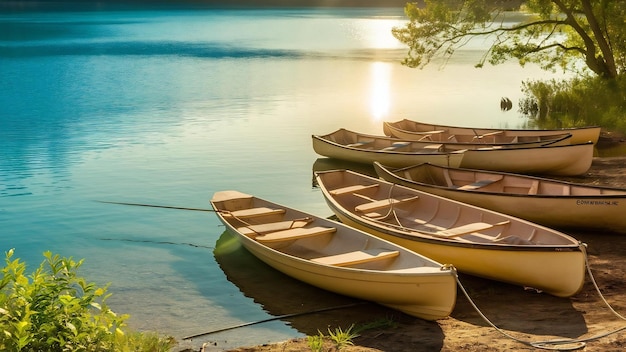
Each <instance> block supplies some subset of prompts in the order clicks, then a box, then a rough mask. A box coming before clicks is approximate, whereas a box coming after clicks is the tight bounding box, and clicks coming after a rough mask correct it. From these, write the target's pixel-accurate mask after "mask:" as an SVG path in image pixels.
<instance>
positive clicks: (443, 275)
mask: <svg viewBox="0 0 626 352" xmlns="http://www.w3.org/2000/svg"><path fill="white" fill-rule="evenodd" d="M211 205H212V206H213V209H214V210H215V212H216V214H217V216H218V218H219V219H220V221H221V222H222V223H223V224H224V225H225V226H226V230H227V231H229V232H230V233H232V234H233V235H236V236H237V237H238V239H239V241H241V244H242V245H243V246H244V247H245V248H246V249H247V250H248V251H250V252H251V253H252V254H253V255H254V256H256V257H257V258H259V259H260V260H261V261H263V262H265V263H266V264H268V265H270V266H271V267H273V268H275V269H276V270H278V271H281V272H283V273H284V274H286V275H289V276H291V277H293V278H295V279H298V280H300V281H303V282H306V283H308V284H310V285H313V286H317V287H319V288H322V289H326V290H328V291H332V292H335V293H339V294H343V295H346V296H351V297H355V298H359V299H363V300H367V301H373V302H376V303H378V304H381V305H384V306H387V307H390V308H394V309H397V310H400V311H402V312H404V313H407V314H410V315H412V316H415V317H419V318H422V319H426V320H436V319H441V318H444V317H447V316H448V315H449V314H450V312H452V309H453V308H454V304H455V303H456V274H455V273H454V271H453V270H452V269H451V268H449V267H448V266H444V265H442V264H440V263H437V262H435V261H433V260H432V259H429V258H427V257H425V256H423V255H420V254H417V253H415V252H412V251H410V250H408V249H405V248H402V247H400V246H398V245H396V244H394V243H392V242H389V241H385V240H383V239H380V238H377V237H375V236H372V235H370V234H368V233H366V232H363V231H359V230H356V229H354V228H351V227H349V226H346V225H344V224H341V223H339V222H335V221H331V220H328V219H324V218H320V217H316V216H313V215H311V214H308V213H304V212H301V211H298V210H295V209H291V208H287V207H285V206H281V205H278V204H275V203H271V202H269V201H266V200H262V199H260V198H257V197H254V196H251V195H248V194H244V193H241V192H238V191H220V192H217V193H215V194H214V195H213V198H212V199H211Z"/></svg>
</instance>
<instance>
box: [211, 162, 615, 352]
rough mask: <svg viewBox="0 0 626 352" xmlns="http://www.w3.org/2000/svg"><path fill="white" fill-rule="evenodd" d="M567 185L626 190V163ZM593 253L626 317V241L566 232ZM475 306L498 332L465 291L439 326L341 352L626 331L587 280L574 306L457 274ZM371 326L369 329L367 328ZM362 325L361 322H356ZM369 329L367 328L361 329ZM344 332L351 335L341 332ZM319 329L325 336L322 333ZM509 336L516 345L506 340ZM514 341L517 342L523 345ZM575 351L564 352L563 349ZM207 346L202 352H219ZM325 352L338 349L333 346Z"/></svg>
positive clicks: (599, 167)
mask: <svg viewBox="0 0 626 352" xmlns="http://www.w3.org/2000/svg"><path fill="white" fill-rule="evenodd" d="M561 179H564V180H566V181H570V182H577V183H587V184H595V185H602V186H610V187H619V188H626V157H607V158H599V157H596V158H594V160H593V163H592V166H591V168H590V169H589V171H588V172H587V173H586V174H585V175H583V176H579V177H567V178H561ZM567 233H568V234H571V235H572V236H574V237H576V238H578V239H579V240H580V241H581V242H584V243H586V244H587V245H588V250H587V254H588V260H589V265H590V268H591V272H592V274H593V276H594V280H595V281H596V282H597V285H598V286H599V289H600V291H601V292H602V294H603V296H604V298H605V299H606V300H607V301H608V302H609V304H610V305H611V306H612V308H614V309H615V310H616V311H617V312H618V313H620V314H622V315H624V312H625V311H626V294H624V293H625V292H626V282H624V280H623V277H625V276H626V238H625V237H620V236H626V235H620V234H605V233H582V232H581V233H575V232H571V231H569V232H567ZM459 280H460V282H461V284H462V285H463V287H464V288H465V290H466V291H467V292H468V293H469V296H470V298H471V299H472V300H473V301H474V303H475V304H476V305H477V306H478V307H479V309H480V310H481V312H482V314H484V315H485V316H486V317H487V318H488V319H489V320H491V321H492V323H493V324H494V325H495V326H497V327H499V328H501V329H502V330H503V331H502V332H500V331H498V330H496V329H494V328H493V327H491V326H490V325H489V323H488V322H486V321H485V320H484V319H483V318H482V317H481V316H480V315H479V314H478V312H476V311H475V309H474V307H473V306H472V304H471V303H470V302H469V301H468V300H467V298H466V297H465V295H464V294H463V292H462V291H461V290H459V291H458V296H457V304H456V307H455V308H454V311H453V312H452V314H451V315H450V316H449V317H447V318H445V319H442V320H438V321H436V322H428V321H424V320H421V319H417V318H413V317H409V316H406V315H396V316H394V317H393V319H392V320H393V321H394V323H395V325H396V326H393V327H386V328H381V329H372V330H367V331H364V332H363V333H362V334H361V336H359V337H357V338H355V339H353V343H354V345H353V346H347V347H345V348H343V349H342V351H347V352H382V351H399V352H409V351H456V350H460V349H462V350H464V351H475V352H478V351H511V350H515V351H536V350H537V349H536V348H535V347H533V346H530V345H529V344H526V343H530V342H536V341H546V340H553V339H568V340H569V339H578V338H590V337H594V336H598V335H600V334H604V333H607V332H610V331H613V330H616V329H619V328H622V327H624V326H625V325H626V324H625V323H624V321H623V320H620V319H619V318H618V317H616V316H615V315H613V314H612V313H611V311H610V310H609V308H608V307H606V306H605V305H604V303H603V301H602V298H601V297H600V296H599V295H598V293H597V291H596V288H595V286H594V284H593V281H592V280H590V278H589V275H587V280H586V282H585V285H584V287H583V289H582V290H581V291H580V292H579V293H578V294H576V295H574V296H572V297H570V298H557V297H553V296H550V295H547V294H538V293H536V292H534V291H527V290H524V289H523V288H521V287H517V286H513V285H508V284H504V283H500V282H496V281H491V280H486V279H481V278H477V277H473V276H469V275H463V274H459ZM370 322H371V321H370ZM355 323H357V325H358V322H355ZM362 323H363V324H365V323H368V322H367V321H365V322H362ZM341 328H342V329H344V330H345V329H346V328H347V327H344V326H342V327H341ZM323 330H324V329H321V330H320V331H323ZM503 332H504V333H506V334H508V335H510V336H511V337H513V338H511V337H507V336H506V335H504V334H503ZM515 339H519V340H520V341H523V342H519V341H516V340H515ZM566 346H570V347H571V346H572V345H563V347H566ZM212 347H213V348H216V347H215V346H207V347H206V348H205V349H201V351H202V352H209V351H218V350H220V349H212ZM326 347H327V348H326V350H333V349H332V348H334V347H333V346H332V344H330V342H329V343H328V344H327V345H326ZM624 348H626V338H624V337H623V336H622V335H620V334H619V333H618V334H610V335H608V336H605V337H602V338H599V339H597V340H592V341H589V342H587V343H586V346H585V347H584V350H585V351H587V352H589V351H591V352H595V351H598V352H599V351H621V350H623V349H624ZM308 350H310V348H309V346H308V342H307V338H306V337H304V338H295V339H290V340H287V341H283V342H276V343H271V344H265V345H259V346H248V347H239V348H235V349H230V350H227V351H229V352H278V351H282V352H297V351H308Z"/></svg>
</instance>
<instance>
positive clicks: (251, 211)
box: [224, 207, 285, 219]
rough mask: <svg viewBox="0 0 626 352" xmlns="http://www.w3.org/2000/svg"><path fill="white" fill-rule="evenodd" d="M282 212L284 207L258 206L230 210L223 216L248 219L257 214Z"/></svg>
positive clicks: (257, 215) (264, 214)
mask: <svg viewBox="0 0 626 352" xmlns="http://www.w3.org/2000/svg"><path fill="white" fill-rule="evenodd" d="M284 213H285V209H280V208H268V207H259V208H248V209H241V210H233V211H231V212H228V213H226V214H224V216H225V217H228V216H232V217H235V218H238V219H249V218H255V217H259V216H266V215H277V214H284Z"/></svg>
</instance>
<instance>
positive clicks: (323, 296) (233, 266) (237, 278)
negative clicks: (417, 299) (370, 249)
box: [214, 232, 444, 350]
mask: <svg viewBox="0 0 626 352" xmlns="http://www.w3.org/2000/svg"><path fill="white" fill-rule="evenodd" d="M214 256H215V259H216V261H217V263H218V264H219V266H220V268H221V269H222V270H223V271H224V273H225V274H226V277H227V279H228V280H229V281H230V282H232V283H233V284H234V285H236V286H237V287H238V288H239V290H240V291H241V292H242V293H243V294H244V295H245V296H247V297H250V298H252V299H253V300H254V301H255V302H256V303H258V304H260V305H261V306H262V307H263V309H264V310H265V311H267V312H268V313H270V314H271V315H273V316H282V315H290V314H294V313H300V312H310V311H317V310H320V309H323V308H327V307H339V306H345V305H350V304H357V305H355V306H351V307H347V308H342V309H336V310H328V311H324V312H318V313H312V314H304V315H298V316H292V317H286V318H282V319H281V320H282V321H284V322H286V323H287V324H289V325H290V326H292V327H293V328H294V329H296V330H298V331H299V332H301V333H303V334H306V335H309V336H313V335H317V334H319V332H322V333H324V334H328V333H327V331H328V330H327V329H331V331H332V330H334V329H335V328H336V327H341V328H342V329H343V330H344V331H345V329H347V328H349V327H350V326H351V325H353V324H354V325H355V327H356V328H358V327H359V326H364V325H366V324H371V323H375V322H377V321H388V320H391V321H393V322H396V323H401V324H411V325H416V326H418V327H419V329H420V331H423V332H424V334H427V335H428V336H429V340H431V341H432V340H433V338H434V337H436V336H438V338H435V341H437V344H438V346H431V347H433V350H436V349H439V348H441V346H443V338H444V336H443V331H442V330H441V328H440V327H439V326H438V325H437V323H434V322H428V321H425V320H421V319H418V318H414V317H411V316H408V315H406V314H404V313H401V312H399V311H395V310H393V309H389V308H386V307H383V306H380V305H377V304H375V303H368V302H362V301H360V300H357V299H353V298H350V297H346V296H342V295H337V294H334V293H332V292H329V291H325V290H321V289H318V288H316V287H313V286H310V285H308V284H305V283H302V282H300V281H297V280H295V279H292V278H291V277H288V276H286V275H284V274H282V273H280V272H278V271H276V270H274V269H273V268H271V267H270V266H268V265H266V264H265V263H263V262H262V261H260V260H259V259H257V258H256V257H254V256H253V255H252V254H251V253H250V252H248V251H247V250H246V249H245V248H243V247H242V246H241V245H240V243H239V241H238V240H237V238H236V237H235V236H233V235H231V234H230V233H228V232H224V233H223V234H222V235H221V237H220V238H219V240H218V241H217V243H216V246H215V251H214ZM358 303H363V304H358ZM359 344H360V345H363V346H367V338H364V339H361V340H360V341H359Z"/></svg>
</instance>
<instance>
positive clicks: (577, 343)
mask: <svg viewBox="0 0 626 352" xmlns="http://www.w3.org/2000/svg"><path fill="white" fill-rule="evenodd" d="M579 248H580V251H581V252H582V253H583V256H584V258H585V267H586V268H587V272H588V273H589V278H590V279H591V282H592V283H593V286H594V287H595V289H596V291H597V292H598V294H599V295H600V298H601V299H602V301H603V302H604V304H605V305H606V306H607V307H608V308H609V309H610V310H611V312H613V314H614V315H615V316H617V317H618V318H620V319H622V320H626V318H625V317H624V316H622V315H620V314H619V313H618V312H617V311H615V309H613V307H611V305H610V304H609V302H608V301H607V300H606V299H605V298H604V295H603V294H602V292H601V290H600V287H598V284H597V283H596V280H595V278H594V277H593V273H592V272H591V266H590V265H589V258H588V256H587V245H586V244H585V243H582V242H581V243H580V244H579ZM452 270H453V271H454V275H455V277H456V282H457V284H458V285H459V288H460V289H461V291H462V292H463V294H464V295H465V297H466V298H467V300H468V301H469V303H470V304H471V305H472V307H473V308H474V310H476V312H477V313H478V314H479V315H480V316H481V318H483V320H485V322H487V324H489V325H490V326H491V327H492V328H494V329H496V331H498V332H499V333H501V334H502V335H504V336H506V337H508V338H510V339H512V340H515V341H517V342H519V343H522V344H524V345H527V346H531V347H534V348H540V349H544V350H557V351H573V350H578V349H581V348H584V347H585V346H586V342H588V341H592V340H597V339H600V338H603V337H606V336H609V335H612V334H615V333H618V332H620V331H622V330H626V326H623V327H621V328H618V329H615V330H612V331H608V332H605V333H601V334H598V335H595V336H591V337H587V338H580V339H562V340H546V341H536V342H532V341H526V340H522V339H519V338H517V337H515V336H513V335H511V334H508V333H507V332H505V331H504V330H502V329H500V328H499V327H497V326H496V325H495V324H494V323H492V322H491V320H489V318H487V317H486V316H485V315H484V314H483V312H481V311H480V309H479V308H478V306H477V305H476V304H475V303H474V301H473V300H472V299H471V298H470V296H469V294H468V293H467V291H466V290H465V287H463V285H462V284H461V281H460V280H459V276H458V274H457V271H456V268H454V267H452ZM568 345H569V346H568Z"/></svg>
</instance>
